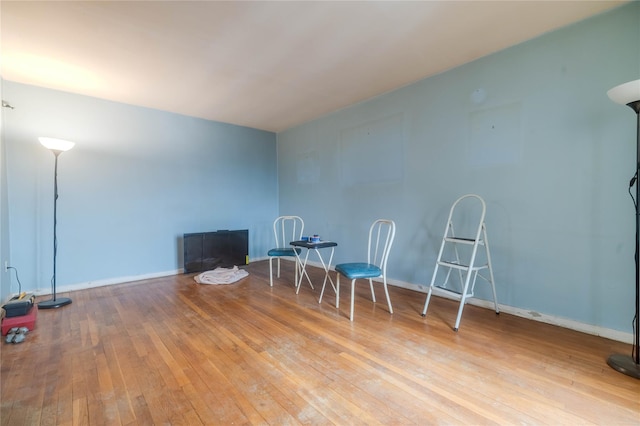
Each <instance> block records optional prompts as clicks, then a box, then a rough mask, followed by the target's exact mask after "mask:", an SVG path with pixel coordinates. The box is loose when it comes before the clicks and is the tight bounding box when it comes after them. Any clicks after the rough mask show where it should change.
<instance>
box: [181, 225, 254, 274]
mask: <svg viewBox="0 0 640 426" xmlns="http://www.w3.org/2000/svg"><path fill="white" fill-rule="evenodd" d="M183 244H184V273H185V274H188V273H191V272H201V271H210V270H213V269H216V268H218V267H222V268H231V267H233V266H240V265H247V264H248V263H249V230H248V229H241V230H234V231H229V230H219V231H215V232H197V233H190V234H184V235H183Z"/></svg>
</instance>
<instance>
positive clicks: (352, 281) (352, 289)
mask: <svg viewBox="0 0 640 426" xmlns="http://www.w3.org/2000/svg"><path fill="white" fill-rule="evenodd" d="M355 294H356V280H355V279H353V280H351V314H349V319H350V320H351V321H353V298H354V296H355Z"/></svg>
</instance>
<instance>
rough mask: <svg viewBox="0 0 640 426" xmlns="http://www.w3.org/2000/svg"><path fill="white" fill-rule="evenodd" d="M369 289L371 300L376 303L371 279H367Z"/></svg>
mask: <svg viewBox="0 0 640 426" xmlns="http://www.w3.org/2000/svg"><path fill="white" fill-rule="evenodd" d="M369 287H371V300H373V303H376V292H375V291H373V280H372V279H371V278H369Z"/></svg>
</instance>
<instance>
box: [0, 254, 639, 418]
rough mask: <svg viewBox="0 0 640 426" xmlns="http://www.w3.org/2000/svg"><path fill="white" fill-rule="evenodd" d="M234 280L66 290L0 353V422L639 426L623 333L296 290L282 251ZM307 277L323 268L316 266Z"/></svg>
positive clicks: (361, 290)
mask: <svg viewBox="0 0 640 426" xmlns="http://www.w3.org/2000/svg"><path fill="white" fill-rule="evenodd" d="M245 268H246V269H247V271H248V272H249V274H250V275H249V277H247V278H245V279H243V280H242V281H240V282H239V283H236V284H233V285H225V286H215V285H198V284H196V283H195V282H194V281H193V275H194V274H190V275H178V276H171V277H164V278H158V279H152V280H144V281H139V282H135V283H126V284H120V285H113V286H106V287H100V288H94V289H87V290H82V291H77V292H73V293H71V294H69V295H68V296H70V297H71V298H72V299H73V303H72V304H71V305H68V306H65V307H63V308H60V309H57V310H49V311H41V312H39V315H38V323H37V327H36V330H34V331H33V332H32V333H30V334H29V335H28V337H27V339H26V341H25V342H24V343H22V344H20V345H11V344H3V346H2V351H1V354H0V356H1V361H2V362H1V369H0V379H1V380H0V392H1V395H2V398H1V399H2V401H1V412H0V417H1V419H0V425H13V424H55V425H63V424H64V425H66V424H78V425H107V424H108V425H118V424H122V425H136V424H188V425H198V424H214V425H217V424H335V425H343V424H433V423H449V424H492V423H496V424H514V423H527V424H584V425H588V424H640V397H639V395H640V381H638V380H635V379H632V378H630V377H627V376H625V375H623V374H620V373H618V372H616V371H614V370H612V369H611V368H609V367H608V366H607V365H606V358H607V356H608V355H609V354H611V353H629V352H630V345H627V344H623V343H620V342H614V341H611V340H607V339H603V338H601V337H597V336H590V335H586V334H582V333H578V332H574V331H571V330H566V329H562V328H560V327H555V326H552V325H549V324H541V323H536V322H533V321H528V320H526V319H523V318H518V317H514V316H510V315H508V314H504V313H502V314H500V315H499V316H497V315H495V313H494V312H493V311H491V310H488V309H482V308H479V307H476V306H471V305H469V306H467V307H465V311H464V314H463V319H462V324H461V328H460V330H459V331H458V332H457V333H456V332H453V331H452V330H451V326H452V324H453V323H454V321H455V316H456V313H457V303H456V302H454V301H451V300H446V299H442V298H439V297H434V298H432V301H431V304H430V306H429V312H428V315H427V317H422V316H421V315H420V313H421V310H422V307H423V304H424V298H425V294H423V293H418V292H414V291H411V290H407V289H401V288H397V287H390V289H389V291H390V294H391V299H392V302H393V306H394V314H393V315H390V314H389V312H388V310H387V306H386V300H385V298H384V294H383V293H382V287H381V286H380V285H376V286H375V290H376V296H377V298H378V303H373V302H372V301H371V294H370V292H369V288H368V285H367V284H366V283H364V282H363V283H358V284H357V285H356V294H355V321H354V322H351V321H349V318H348V314H349V312H348V310H349V300H348V295H349V284H350V283H348V282H344V281H343V282H342V283H341V284H342V287H343V288H342V289H341V292H342V294H344V295H346V297H345V298H343V301H342V304H341V307H340V308H339V309H336V308H335V306H334V305H333V303H334V301H333V299H332V298H331V297H330V296H331V292H330V293H329V294H328V295H325V299H324V301H323V303H322V304H319V303H318V296H319V292H320V287H321V285H316V286H315V287H316V289H315V290H312V289H311V288H309V286H304V287H303V288H302V289H301V290H300V293H299V294H297V295H296V294H295V288H294V287H293V282H292V281H293V275H294V271H293V263H292V262H283V263H282V273H281V278H280V279H275V280H274V287H269V275H268V270H269V265H268V262H266V261H264V262H256V263H252V264H250V265H247V266H246V267H245ZM309 272H310V276H311V279H312V280H313V281H314V283H321V282H322V277H323V271H322V270H320V269H318V268H313V267H310V268H309Z"/></svg>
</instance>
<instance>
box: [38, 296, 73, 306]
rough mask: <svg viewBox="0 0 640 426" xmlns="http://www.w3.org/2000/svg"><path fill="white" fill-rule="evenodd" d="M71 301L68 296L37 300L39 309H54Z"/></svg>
mask: <svg viewBox="0 0 640 426" xmlns="http://www.w3.org/2000/svg"><path fill="white" fill-rule="evenodd" d="M70 303H71V299H69V298H68V297H58V298H56V299H51V300H45V301H43V302H38V308H40V309H55V308H60V307H62V306H65V305H68V304H70Z"/></svg>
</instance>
